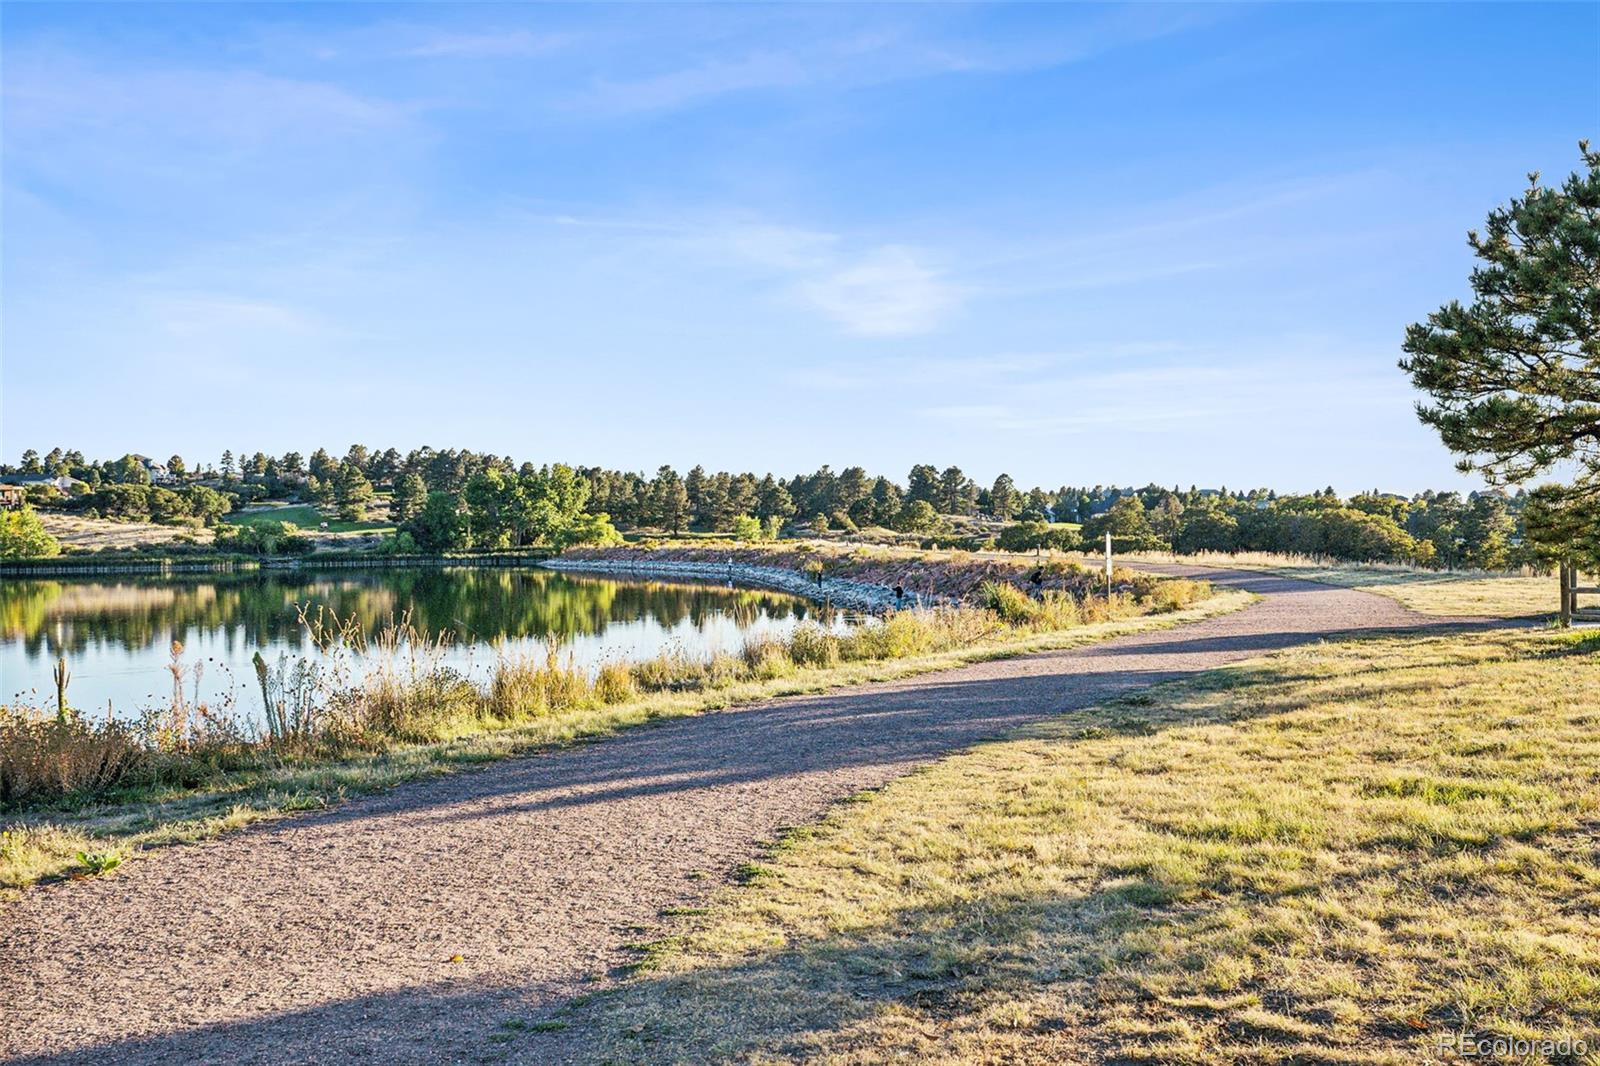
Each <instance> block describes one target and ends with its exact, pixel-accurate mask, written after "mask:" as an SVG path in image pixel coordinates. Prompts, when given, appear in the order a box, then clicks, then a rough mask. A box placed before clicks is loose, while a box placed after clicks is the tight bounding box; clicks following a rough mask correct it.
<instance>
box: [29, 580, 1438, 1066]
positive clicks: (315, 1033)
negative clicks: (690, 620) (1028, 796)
mask: <svg viewBox="0 0 1600 1066" xmlns="http://www.w3.org/2000/svg"><path fill="white" fill-rule="evenodd" d="M1160 569H1166V570H1168V571H1169V572H1175V573H1176V572H1196V571H1192V570H1191V571H1184V570H1182V568H1178V567H1167V568H1160ZM1204 576H1206V577H1209V578H1211V579H1212V580H1213V581H1214V582H1215V583H1217V584H1219V585H1227V586H1234V587H1240V588H1245V589H1248V590H1251V591H1254V592H1258V593H1261V594H1263V595H1264V596H1265V597H1266V599H1265V600H1264V601H1263V602H1261V603H1259V604H1256V605H1255V606H1253V607H1251V608H1249V609H1247V610H1245V611H1241V612H1238V613H1235V614H1231V615H1224V616H1221V617H1218V618H1213V619H1210V620H1208V621H1204V622H1197V623H1194V624H1191V625H1187V626H1183V627H1181V628H1177V629H1171V630H1166V631H1158V632H1152V633H1147V634H1141V635H1137V636H1132V637H1126V638H1122V639H1118V640H1115V641H1109V642H1107V643H1104V644H1098V645H1093V646H1090V647H1086V648H1079V649H1076V650H1072V651H1064V652H1049V653H1042V654H1037V655H1031V656H1027V657H1024V658H1016V659H1007V660H1000V661H995V662H987V663H981V664H976V665H973V666H968V667H963V668H960V669H957V670H951V671H946V672H942V673H937V674H925V675H922V676H921V677H915V678H909V679H906V680H903V681H899V682H893V683H888V684H881V685H872V686H863V687H860V688H853V689H844V690H836V691H833V692H829V693H825V694H822V695H817V696H810V697H801V698H792V699H785V700H779V701H774V702H771V703H767V704H763V705H759V706H755V707H748V708H745V709H742V710H739V711H737V712H735V713H724V714H707V715H703V716H700V717H696V718H687V719H678V720H675V721H671V722H667V723H664V724H661V725H659V726H655V727H652V728H642V729H635V730H631V731H628V732H625V733H623V734H621V735H619V736H616V737H613V738H611V739H607V740H605V741H604V742H601V743H596V744H592V745H583V746H579V747H576V748H571V749H567V750H564V751H558V752H554V753H549V754H545V755H539V756H532V757H528V758H523V759H515V760H508V761H505V762H500V763H496V764H494V765H491V766H488V767H485V768H484V769H483V770H481V771H477V772H473V773H463V774H458V775H454V776H449V777H441V778H435V779H433V780H428V781H421V782H416V783H413V784H409V785H405V786H402V787H400V788H397V789H394V790H393V791H391V792H389V793H386V794H383V795H377V796H370V797H366V798H362V799H357V800H355V801H352V802H351V803H348V804H346V805H345V806H343V807H341V808H339V809H337V810H334V811H329V812H326V813H321V814H313V815H305V816H299V817H295V818H291V819H286V820H283V821H279V822H275V823H268V824H263V825H260V826H257V827H255V828H252V829H247V830H244V831H242V832H238V833H233V834H230V835H227V836H224V837H222V838H220V839H218V840H215V841H211V842H208V843H204V844H200V845H195V846H192V847H179V848H171V849H168V850H165V851H161V852H157V853H152V854H149V855H147V856H145V857H143V858H140V859H138V860H136V861H134V862H131V863H130V864H129V865H128V866H127V867H126V868H124V869H123V870H120V871H118V872H117V873H115V874H114V875H112V876H109V877H105V878H100V879H94V880H88V881H82V882H62V883H57V884H53V885H49V886H45V887H42V888H39V889H36V890H33V891H29V892H27V893H25V894H24V897H23V899H22V900H21V901H20V902H18V903H16V904H13V905H11V906H9V907H3V908H0V1060H3V1061H8V1062H61V1063H68V1062H71V1063H118V1064H134V1063H156V1062H161V1063H202V1062H204V1063H222V1062H227V1063H290V1062H294V1063H312V1062H317V1063H321V1062H328V1063H335V1062H338V1063H343V1062H350V1061H353V1060H354V1061H361V1060H368V1061H373V1062H384V1063H423V1062H427V1063H438V1062H481V1061H507V1060H513V1061H527V1062H547V1061H553V1060H561V1059H564V1058H566V1057H568V1055H569V1054H573V1053H574V1051H575V1050H576V1052H578V1053H581V1048H578V1049H574V1048H572V1047H571V1046H570V1045H571V1043H572V1041H571V1040H570V1037H568V1038H563V1037H562V1036H561V1035H559V1034H543V1033H529V1034H524V1035H522V1036H519V1037H518V1038H517V1039H516V1040H515V1041H513V1042H511V1043H508V1044H501V1043H497V1042H495V1041H493V1040H491V1037H492V1036H494V1035H495V1033H496V1030H497V1027H498V1026H499V1025H500V1023H501V1022H503V1021H505V1020H506V1019H508V1018H512V1017H517V1018H524V1019H526V1018H531V1017H539V1016H542V1015H544V1014H546V1013H548V1012H549V1011H551V1010H553V1009H554V1008H555V1007H557V1006H559V1005H560V1004H561V1003H562V1002H563V1001H564V1000H566V999H568V998H569V997H571V996H573V995H575V994H578V993H581V992H583V991H585V990H586V989H592V988H593V987H594V984H593V982H595V981H597V980H603V979H605V976H606V975H607V974H608V973H610V972H611V971H613V970H614V969H615V968H616V967H618V966H619V965H620V964H623V963H625V962H626V961H628V960H629V959H630V958H632V957H633V956H632V955H631V954H630V953H629V951H628V949H627V947H626V945H627V944H629V943H630V942H637V941H646V940H651V939H654V938H655V937H658V936H660V935H662V932H661V929H662V926H663V923H664V922H666V921H667V920H666V919H663V918H662V917H661V913H662V910H663V908H668V907H684V906H693V905H695V904H697V903H701V902H703V901H704V900H705V899H706V898H707V897H708V896H709V894H710V893H711V892H712V891H713V890H714V888H715V887H716V886H717V885H718V884H720V883H724V882H725V880H726V878H727V877H728V875H729V873H730V871H731V870H732V869H733V868H734V867H735V866H737V865H738V864H739V863H740V862H743V861H745V860H747V859H750V858H752V857H754V856H756V855H757V854H758V849H759V845H758V842H759V841H760V840H762V839H763V838H768V837H771V836H772V835H773V834H774V833H775V832H776V831H777V830H778V829H779V828H780V827H782V826H785V825H792V824H797V823H802V822H806V821H808V820H811V819H814V818H816V817H817V816H818V815H819V814H820V813H821V812H822V811H823V810H824V808H825V807H827V806H828V805H829V804H830V803H832V802H834V801H836V800H838V799H839V798H841V797H843V796H845V795H847V794H849V793H852V792H855V791H857V790H858V789H862V788H866V787H870V786H876V785H881V784H883V783H884V782H886V781H888V780H890V779H891V778H894V777H897V776H899V775H901V774H903V773H905V772H906V771H907V770H908V769H910V768H911V767H913V766H915V765H917V764H918V763H923V762H927V761H929V760H931V759H934V758H936V757H938V756H939V755H941V754H943V753H945V752H948V751H951V750H952V749H956V748H960V747H963V746H966V745H969V744H972V743H973V742H975V741H978V740H982V739H985V738H988V737H993V736H996V735H998V734H1001V733H1004V732H1006V731H1007V730H1009V729H1011V728H1013V727H1015V726H1018V725H1021V724H1023V723H1025V722H1027V721H1029V720H1031V719H1036V718H1039V717H1041V716H1044V715H1048V714H1051V713H1053V712H1058V711H1061V710H1065V709H1069V708H1074V707H1082V706H1086V705H1089V704H1091V703H1094V702H1097V701H1100V700H1103V699H1105V698H1107V697H1110V696H1114V695H1116V694H1118V693H1122V692H1125V691H1127V690H1129V689H1133V688H1138V687H1140V686H1144V685H1149V684H1153V683H1155V682H1160V681H1166V680H1170V679H1173V678H1177V677H1181V676H1184V675H1187V674H1191V673H1194V672H1196V671H1200V670H1206V669H1210V668H1213V667H1217V666H1221V665H1223V664H1225V663H1229V662H1233V661H1236V660H1239V659H1243V658H1248V657H1251V656H1255V655H1259V654H1261V653H1264V652H1269V651H1272V650H1274V649H1277V648H1283V647H1287V646H1290V645H1293V644H1297V643H1302V642H1305V641H1307V640H1313V639H1316V638H1318V637H1321V636H1324V635H1327V634H1331V633H1337V632H1345V631H1355V630H1382V629H1411V628H1416V627H1420V626H1426V625H1436V624H1438V623H1439V622H1440V621H1441V620H1440V619H1437V618H1431V619H1430V618H1425V617H1423V616H1420V615H1415V614H1412V613H1410V612H1409V611H1407V610H1406V609H1405V608H1403V607H1401V606H1400V605H1399V604H1398V603H1396V602H1394V601H1393V600H1390V599H1387V598H1385V597H1381V596H1374V595H1370V594H1367V593H1361V592H1354V591H1350V590H1345V589H1339V588H1334V587H1331V586H1326V585H1314V584H1310V583H1308V582H1302V581H1294V580H1289V579H1285V578H1280V577H1271V576H1266V575H1260V574H1243V573H1233V572H1216V571H1207V572H1204Z"/></svg>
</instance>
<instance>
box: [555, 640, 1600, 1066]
mask: <svg viewBox="0 0 1600 1066" xmlns="http://www.w3.org/2000/svg"><path fill="white" fill-rule="evenodd" d="M857 799H858V802H853V803H847V804H844V805H841V806H840V807H838V808H836V809H835V810H834V811H833V812H832V813H831V814H830V815H829V816H828V817H827V818H826V819H825V820H824V821H823V822H821V823H820V824H818V825H815V826H812V827H809V828H806V829H804V830H801V831H796V832H794V833H792V834H791V835H789V836H788V837H787V838H786V839H785V840H784V841H782V842H781V843H780V844H779V845H778V846H776V847H775V849H774V851H773V854H772V855H771V857H770V858H769V859H768V860H767V861H765V862H763V863H761V864H760V865H758V866H756V867H753V868H751V869H750V870H749V878H748V883H747V884H745V885H744V886H742V887H740V888H737V889H731V890H729V891H728V892H727V894H726V895H725V896H724V897H723V898H722V899H721V900H720V901H719V902H718V904H717V905H715V906H714V907H713V908H712V909H711V911H710V913H709V914H707V915H705V916H704V917H701V918H696V919H692V922H691V925H690V927H689V928H688V929H687V931H686V932H685V933H684V935H683V937H682V938H681V940H679V941H676V942H674V943H672V944H668V945H658V947H657V949H656V951H655V952H654V953H653V954H652V955H651V956H649V957H648V959H647V962H648V966H647V967H646V971H647V972H644V973H642V974H641V975H640V976H637V977H635V978H634V979H632V980H631V981H629V982H627V983H625V984H624V985H622V986H621V987H620V988H619V989H618V990H615V991H613V992H610V993H607V994H605V995H604V996H602V997H601V998H600V999H598V1000H596V1001H595V1003H594V1004H593V1005H591V1006H590V1007H589V1008H586V1011H587V1012H586V1013H581V1014H580V1015H579V1017H578V1018H574V1019H572V1020H573V1021H574V1022H575V1023H578V1022H579V1020H580V1019H581V1024H582V1025H583V1026H584V1028H585V1031H587V1029H588V1028H589V1026H591V1025H592V1026H594V1027H595V1029H596V1031H597V1035H596V1042H595V1043H594V1044H593V1045H592V1047H593V1049H594V1057H595V1058H596V1059H597V1060H602V1059H608V1058H609V1059H610V1060H613V1061H630V1062H632V1061H673V1060H677V1061H707V1060H710V1059H716V1060H719V1061H730V1060H731V1061H751V1062H754V1061H760V1062H773V1061H801V1060H804V1061H828V1062H836V1063H858V1062H859V1063H864V1062H881V1061H887V1060H890V1059H896V1060H898V1059H901V1058H904V1059H908V1060H912V1059H914V1060H918V1061H927V1062H952V1063H953V1062H1041V1063H1042V1062H1050V1063H1076V1062H1106V1061H1144V1062H1159V1063H1219V1064H1220V1063H1281V1062H1300V1063H1304V1062H1321V1063H1380V1062H1381V1063H1414V1062H1429V1061H1444V1060H1449V1061H1454V1060H1455V1055H1454V1053H1450V1052H1441V1051H1440V1048H1441V1045H1442V1043H1443V1042H1445V1041H1448V1040H1453V1039H1456V1036H1457V1034H1460V1033H1463V1032H1470V1033H1476V1034H1478V1036H1479V1037H1481V1038H1487V1037H1492V1036H1500V1037H1513V1038H1519V1039H1552V1040H1558V1039H1560V1038H1562V1037H1564V1036H1565V1037H1573V1036H1587V1037H1588V1038H1589V1040H1590V1044H1589V1048H1590V1054H1589V1055H1588V1056H1587V1057H1582V1056H1577V1057H1567V1058H1562V1057H1561V1056H1560V1055H1550V1056H1542V1055H1538V1054H1533V1055H1528V1056H1519V1057H1513V1060H1514V1061H1528V1062H1543V1061H1558V1062H1579V1061H1581V1062H1589V1063H1594V1062H1600V1033H1597V1032H1596V1031H1595V1030H1596V1019H1597V1017H1600V853H1597V851H1596V848H1595V842H1596V829H1597V826H1600V639H1597V638H1595V637H1592V636H1591V637H1588V638H1581V637H1576V636H1573V635H1568V634H1555V633H1550V632H1538V633H1535V632H1527V631H1502V632H1498V633H1494V634H1490V635H1485V634H1481V633H1475V634H1470V635H1452V636H1440V637H1433V638H1426V639H1415V638H1403V639H1402V638H1396V639H1381V640H1368V641H1359V642H1349V643H1341V644H1333V645H1320V646H1315V647H1310V648H1305V649H1301V650H1296V651H1291V652H1286V653H1282V654H1279V655H1275V656H1273V657H1271V658H1268V659H1264V660H1258V661H1256V662H1254V663H1251V664H1245V665H1242V666H1239V667H1235V668H1230V669H1227V670H1222V671H1218V672H1216V673H1214V674H1210V675H1206V676H1205V677H1203V678H1201V679H1197V680H1195V681H1193V682H1188V683H1182V684H1178V685H1172V686H1166V687H1163V688H1159V689H1155V690H1152V691H1150V692H1148V693H1142V694H1138V695H1135V696H1132V697H1128V698H1126V699H1124V700H1122V701H1119V702H1114V703H1111V704H1108V705H1105V706H1100V707H1096V708H1093V709H1090V710H1086V711H1082V712H1077V713H1072V714H1068V715H1064V716H1062V717H1061V718H1059V719H1057V720H1055V721H1052V722H1051V723H1049V724H1048V725H1046V726H1043V727H1039V728H1037V729H1035V730H1033V731H1030V733H1029V734H1028V735H1025V736H1023V737H1021V738H1020V739H1015V740H1012V741H1009V742H1002V743H993V744H987V745H982V746H980V747H977V748H975V749H973V750H971V751H969V752H967V753H963V754H960V755H957V756H954V757H951V758H948V759H946V760H943V761H942V762H940V763H937V764H935V765H934V766H932V767H929V768H928V769H926V770H925V771H923V772H919V773H915V774H912V775H910V776H908V777H905V778H902V779H900V780H898V781H896V782H894V783H893V784H891V785H889V786H888V787H886V788H885V789H883V790H881V791H879V792H876V793H872V794H866V795H862V796H860V797H858V798H857Z"/></svg>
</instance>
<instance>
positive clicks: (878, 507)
mask: <svg viewBox="0 0 1600 1066" xmlns="http://www.w3.org/2000/svg"><path fill="white" fill-rule="evenodd" d="M904 505H905V500H904V498H903V497H902V496H901V495H900V487H899V486H898V485H896V484H895V483H894V482H892V481H890V480H889V479H888V478H886V477H880V478H879V479H878V480H876V481H874V482H873V483H872V523H873V524H874V525H879V526H888V525H893V524H894V520H895V519H896V518H898V517H899V516H900V508H901V507H903V506H904Z"/></svg>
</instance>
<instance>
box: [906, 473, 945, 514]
mask: <svg viewBox="0 0 1600 1066" xmlns="http://www.w3.org/2000/svg"><path fill="white" fill-rule="evenodd" d="M914 500H924V501H926V502H928V503H930V504H932V505H933V506H934V507H935V508H937V507H938V506H939V471H938V470H937V469H936V468H934V467H932V466H930V465H928V464H927V463H918V464H917V465H916V466H914V467H912V468H911V474H910V476H909V477H907V478H906V501H907V502H911V501H914Z"/></svg>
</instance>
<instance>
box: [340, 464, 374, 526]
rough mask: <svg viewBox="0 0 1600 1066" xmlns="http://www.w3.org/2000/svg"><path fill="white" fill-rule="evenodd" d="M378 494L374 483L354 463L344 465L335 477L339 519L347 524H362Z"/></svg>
mask: <svg viewBox="0 0 1600 1066" xmlns="http://www.w3.org/2000/svg"><path fill="white" fill-rule="evenodd" d="M375 496H376V493H374V492H373V491H372V482H370V481H368V480H367V475H365V474H363V473H362V472H361V468H360V467H358V466H356V465H355V464H354V463H343V464H341V465H340V467H339V470H338V472H337V473H336V474H335V475H334V481H333V499H334V502H335V503H336V504H338V506H339V517H340V518H342V519H344V520H345V521H346V522H361V521H364V520H365V519H366V517H367V507H368V506H369V505H370V504H371V503H372V501H373V499H374V497H375Z"/></svg>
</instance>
